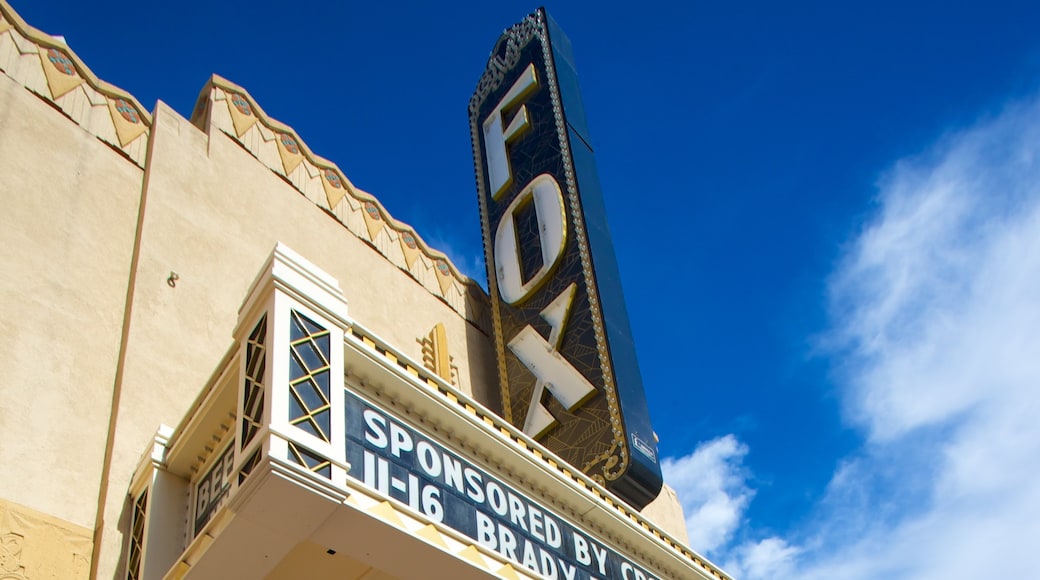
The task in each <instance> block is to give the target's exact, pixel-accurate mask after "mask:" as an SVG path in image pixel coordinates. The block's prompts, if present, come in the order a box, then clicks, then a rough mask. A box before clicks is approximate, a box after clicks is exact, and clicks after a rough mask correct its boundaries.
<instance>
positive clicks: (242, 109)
mask: <svg viewBox="0 0 1040 580" xmlns="http://www.w3.org/2000/svg"><path fill="white" fill-rule="evenodd" d="M227 106H228V112H230V113H231V122H232V123H233V124H234V125H235V133H236V135H237V136H238V137H241V136H242V135H245V133H246V131H248V130H249V128H250V127H252V126H253V125H256V115H254V114H253V108H252V107H251V106H250V105H249V101H247V100H246V98H245V97H243V96H242V95H240V94H238V93H228V98H227Z"/></svg>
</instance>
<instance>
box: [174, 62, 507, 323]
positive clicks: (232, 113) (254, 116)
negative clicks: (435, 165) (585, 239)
mask: <svg viewBox="0 0 1040 580" xmlns="http://www.w3.org/2000/svg"><path fill="white" fill-rule="evenodd" d="M191 122H192V123H193V124H194V125H196V126H197V127H199V128H200V129H202V130H203V131H206V132H207V133H210V134H212V130H213V129H219V130H220V131H221V132H223V133H225V134H226V135H228V137H230V138H231V139H234V140H235V141H236V142H238V144H239V145H241V146H242V147H243V148H245V149H246V150H247V151H249V152H250V153H251V154H252V155H253V156H254V157H256V159H257V160H258V161H260V162H261V163H262V164H264V165H266V166H267V167H268V168H269V169H270V170H271V171H273V172H274V173H275V174H277V175H279V176H280V177H282V178H283V179H284V180H285V181H286V182H288V183H289V184H290V185H292V186H293V187H294V188H295V189H296V190H297V191H299V192H300V193H301V194H302V195H303V196H304V197H306V198H307V199H309V200H310V201H311V202H313V203H314V204H316V205H317V206H319V207H321V208H322V209H324V210H326V211H327V212H328V213H329V214H330V215H332V216H334V217H335V218H336V219H337V220H338V221H339V222H340V223H342V224H343V225H344V226H345V227H346V228H347V229H348V230H350V231H351V232H352V233H353V234H354V235H355V236H357V237H359V238H361V239H362V240H364V241H365V242H367V243H368V244H369V245H371V246H372V247H373V248H374V249H375V250H376V251H378V252H379V253H380V254H382V255H383V256H384V257H385V258H386V259H387V260H388V261H390V262H391V263H393V264H394V265H395V266H397V267H398V268H400V269H401V270H404V271H405V272H406V273H407V274H408V275H409V276H411V277H412V278H413V279H414V280H415V281H416V282H418V283H419V284H420V285H421V286H423V287H424V288H426V289H427V290H428V291H429V292H430V293H431V294H433V295H434V296H437V297H438V298H440V299H442V300H443V301H444V302H445V303H447V304H448V305H449V306H450V307H451V308H452V309H453V310H455V311H456V312H458V313H459V314H460V315H461V316H462V317H463V318H465V319H467V320H469V321H470V322H472V323H474V324H475V325H476V326H477V327H478V328H481V329H482V330H484V331H489V330H490V325H489V323H490V318H489V312H488V306H487V295H486V294H485V293H484V290H483V289H482V288H481V287H480V285H479V284H478V283H477V282H476V281H475V280H473V279H471V278H469V277H468V276H466V275H465V274H463V273H462V272H461V271H460V270H459V269H458V268H457V267H456V266H455V264H454V263H452V261H451V259H450V258H449V257H448V256H447V255H445V254H444V253H443V252H441V251H439V250H436V249H434V248H432V247H431V246H430V245H429V244H427V243H426V242H425V241H424V240H423V239H422V236H420V235H419V233H418V232H417V231H416V230H415V229H414V228H413V227H412V226H410V225H408V224H406V223H404V222H401V221H398V220H397V219H395V218H394V217H393V216H392V215H390V213H389V212H388V211H387V210H386V208H385V207H383V205H382V203H380V202H379V200H378V199H376V197H375V196H374V195H372V194H371V193H368V192H366V191H364V190H362V189H360V188H359V187H357V186H355V185H354V184H353V183H352V182H351V181H350V179H349V178H347V176H346V174H345V173H344V172H343V171H342V170H341V169H340V168H339V167H338V166H337V165H336V164H335V163H333V162H332V161H329V160H328V159H326V158H324V157H322V156H320V155H317V154H316V153H314V152H313V151H312V150H311V149H310V148H309V147H308V146H307V144H306V143H305V142H304V141H303V139H301V138H300V136H299V135H298V134H297V133H296V131H295V130H294V129H293V128H292V127H289V126H288V125H285V124H284V123H281V122H279V121H277V120H276V119H273V118H271V117H270V116H269V115H268V114H267V113H266V112H265V111H264V110H263V108H262V107H260V105H259V104H257V102H256V100H255V99H253V97H252V96H251V95H250V94H249V91H247V90H246V89H244V88H243V87H241V86H239V85H237V84H235V83H233V82H231V81H229V80H227V79H225V78H223V77H220V76H219V75H213V76H212V77H211V78H210V80H209V82H208V83H206V85H205V86H204V87H203V89H202V91H201V92H200V94H199V98H198V100H197V102H196V105H195V110H194V112H193V113H192V116H191Z"/></svg>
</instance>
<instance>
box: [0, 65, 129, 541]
mask: <svg viewBox="0 0 1040 580" xmlns="http://www.w3.org/2000/svg"><path fill="white" fill-rule="evenodd" d="M0 129H2V137H0V176H2V178H0V199H2V200H3V213H4V218H3V227H0V248H3V249H2V250H0V268H2V271H3V275H2V276H0V368H2V369H3V373H0V399H2V400H3V404H2V405H0V441H2V442H3V443H2V444H0V466H3V468H2V471H3V474H2V476H0V498H2V499H5V500H8V501H10V502H13V503H16V504H21V505H23V506H28V507H30V508H32V509H34V510H38V511H40V512H43V513H45V514H50V515H52V516H56V517H58V518H61V519H63V520H67V521H68V522H72V523H73V524H75V525H78V526H82V527H84V528H88V529H92V528H93V527H94V516H95V506H96V499H97V494H98V485H99V481H100V477H101V469H102V462H103V456H104V448H105V437H106V433H107V429H108V416H109V408H110V404H111V395H112V385H113V382H114V379H115V374H116V360H117V356H118V353H119V344H120V335H121V331H122V319H123V310H124V305H125V299H126V288H127V280H128V279H129V272H130V262H131V253H132V250H133V243H134V232H135V228H136V223H137V210H138V201H139V199H140V192H141V178H142V171H141V170H140V168H138V167H137V166H136V165H134V164H132V163H131V162H130V161H129V160H127V159H126V158H125V157H123V156H121V155H119V154H117V153H116V152H115V151H113V150H112V149H111V148H110V147H109V146H108V145H106V144H105V143H103V142H101V141H99V140H98V139H97V138H96V137H95V136H94V135H91V134H89V133H88V132H87V131H85V130H84V129H83V128H82V127H80V126H78V125H76V124H74V123H73V122H71V121H69V120H68V119H67V118H66V117H64V116H62V115H61V114H60V113H59V112H57V111H55V109H54V108H52V107H51V106H50V105H48V104H47V103H45V102H44V101H43V100H42V99H41V98H40V97H38V96H36V95H34V94H32V93H30V92H29V91H28V90H26V89H25V88H23V87H22V86H21V85H20V84H18V83H16V82H15V81H13V80H11V79H10V78H9V77H7V76H5V75H2V74H0ZM87 558H88V559H89V550H88V552H87Z"/></svg>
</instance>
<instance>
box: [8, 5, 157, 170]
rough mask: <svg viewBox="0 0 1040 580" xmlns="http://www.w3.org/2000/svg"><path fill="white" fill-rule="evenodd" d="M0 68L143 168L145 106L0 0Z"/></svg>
mask: <svg viewBox="0 0 1040 580" xmlns="http://www.w3.org/2000/svg"><path fill="white" fill-rule="evenodd" d="M0 70H2V71H3V72H4V73H5V74H6V75H7V76H9V77H10V78H12V79H14V80H15V81H16V82H18V83H19V84H21V85H22V86H24V87H25V88H27V89H29V90H30V91H32V92H33V93H34V94H36V95H37V96H39V97H40V98H42V99H45V100H47V101H49V102H51V103H53V104H54V105H55V106H56V107H57V108H58V109H59V110H61V111H62V112H64V113H65V114H66V115H67V116H68V117H69V118H70V119H72V120H73V121H75V122H76V123H77V124H79V125H80V126H81V127H83V128H84V129H85V130H86V131H88V132H89V133H91V134H93V135H95V136H97V137H98V138H99V139H101V140H102V141H104V142H106V143H108V144H109V145H111V146H112V148H113V149H116V150H117V151H120V152H122V153H123V154H124V155H125V156H126V157H128V158H129V159H130V160H131V161H133V162H134V163H135V164H136V165H138V166H140V167H144V161H145V153H146V150H147V142H148V136H147V135H148V133H149V130H150V129H151V127H152V115H151V114H150V113H149V112H148V110H147V109H145V108H144V107H142V106H141V103H139V102H138V101H137V99H135V98H134V96H133V95H131V94H130V93H128V92H126V91H124V90H123V89H121V88H119V87H117V86H115V85H111V84H109V83H107V82H105V81H103V80H101V79H99V78H98V77H97V75H95V74H94V73H93V71H91V70H90V68H89V67H87V65H86V64H84V62H83V59H81V58H80V57H79V56H78V55H77V54H76V53H75V52H74V51H73V50H72V49H71V48H69V47H68V46H67V45H66V44H65V43H64V42H63V41H62V40H61V39H58V38H55V37H53V36H51V35H49V34H47V33H45V32H43V31H41V30H38V29H36V28H34V27H32V26H30V25H29V24H27V23H26V22H25V21H24V20H22V17H21V16H19V15H18V13H17V12H15V11H14V9H13V8H11V6H10V5H9V4H8V3H7V2H6V0H0Z"/></svg>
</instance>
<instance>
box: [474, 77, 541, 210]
mask: <svg viewBox="0 0 1040 580" xmlns="http://www.w3.org/2000/svg"><path fill="white" fill-rule="evenodd" d="M537 88H538V76H537V75H536V74H535V70H534V64H530V65H528V66H527V68H526V69H524V72H522V73H520V78H518V79H516V82H514V83H513V86H512V87H510V88H509V91H508V92H506V94H505V96H503V97H502V100H501V101H499V102H498V105H496V106H495V108H494V110H492V111H491V114H490V115H488V118H487V119H485V120H484V155H485V159H486V161H487V168H488V180H489V181H490V182H491V197H492V198H493V199H498V198H499V196H501V195H502V192H503V191H504V190H505V188H506V186H507V185H509V183H510V182H511V181H512V180H513V168H512V165H511V164H510V163H509V151H508V149H507V148H506V145H507V144H512V143H513V142H514V141H516V140H517V139H518V138H519V137H520V135H522V134H523V133H524V131H525V130H527V129H528V128H529V127H530V126H531V119H530V118H529V117H528V115H527V106H526V105H520V108H519V109H518V110H517V111H516V114H514V115H513V119H512V120H511V121H510V122H509V124H508V125H506V126H505V128H503V118H502V117H503V116H504V113H505V111H506V110H507V109H512V108H514V107H515V106H516V104H517V103H519V102H520V101H522V100H523V99H526V98H527V96H528V95H530V94H531V93H533V92H534V91H535V90H536V89H537Z"/></svg>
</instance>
